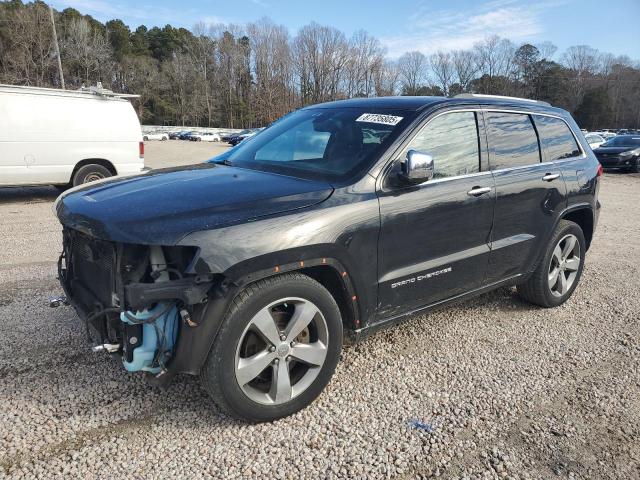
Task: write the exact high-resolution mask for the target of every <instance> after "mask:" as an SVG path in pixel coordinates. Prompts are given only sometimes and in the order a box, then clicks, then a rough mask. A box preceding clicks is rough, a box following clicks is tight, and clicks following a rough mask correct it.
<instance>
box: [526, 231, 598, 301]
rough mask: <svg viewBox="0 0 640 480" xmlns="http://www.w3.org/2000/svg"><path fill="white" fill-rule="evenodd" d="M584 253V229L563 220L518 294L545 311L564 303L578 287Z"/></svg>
mask: <svg viewBox="0 0 640 480" xmlns="http://www.w3.org/2000/svg"><path fill="white" fill-rule="evenodd" d="M585 252H586V243H585V240H584V233H583V232H582V229H581V228H580V227H579V226H578V225H577V224H576V223H574V222H570V221H569V220H560V223H558V226H557V227H556V229H555V231H554V232H553V235H552V237H551V241H550V242H549V245H548V247H547V251H546V252H545V255H544V257H543V259H542V261H541V262H540V264H539V265H538V267H537V268H536V270H535V272H534V273H533V275H532V276H531V278H529V280H528V281H527V282H526V283H523V284H521V285H518V286H517V288H518V293H519V294H520V296H521V297H522V298H524V299H525V300H527V301H529V302H531V303H534V304H536V305H540V306H541V307H545V308H549V307H557V306H558V305H561V304H563V303H564V302H566V301H567V300H568V299H569V297H570V296H571V294H572V293H573V291H574V290H575V289H576V287H577V286H578V282H579V281H580V276H581V275H582V270H583V268H584V257H585Z"/></svg>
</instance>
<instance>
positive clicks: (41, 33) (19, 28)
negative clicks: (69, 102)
mask: <svg viewBox="0 0 640 480" xmlns="http://www.w3.org/2000/svg"><path fill="white" fill-rule="evenodd" d="M0 13H3V14H4V15H3V16H4V18H3V19H2V20H0V26H2V23H6V25H5V28H8V29H9V31H10V34H8V35H6V41H5V42H3V43H4V45H2V47H3V48H2V50H0V59H1V60H2V64H3V66H4V69H5V70H6V72H7V73H6V80H5V81H7V82H10V83H23V84H27V85H36V86H47V85H49V84H50V83H52V81H53V75H54V73H53V72H54V70H53V68H54V66H55V56H54V55H53V34H52V29H51V19H50V14H49V10H48V7H47V6H46V5H45V4H42V3H36V4H34V5H33V6H32V8H9V7H8V6H7V7H5V10H4V11H0Z"/></svg>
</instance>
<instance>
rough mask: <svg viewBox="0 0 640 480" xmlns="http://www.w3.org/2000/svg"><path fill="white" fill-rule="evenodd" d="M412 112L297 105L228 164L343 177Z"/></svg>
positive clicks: (361, 166)
mask: <svg viewBox="0 0 640 480" xmlns="http://www.w3.org/2000/svg"><path fill="white" fill-rule="evenodd" d="M414 116H415V112H411V111H399V110H388V109H371V108H366V107H358V108H355V107H342V108H340V107H336V108H311V109H304V110H298V111H297V112H294V113H291V114H289V115H287V116H286V117H283V118H281V119H280V120H278V121H277V122H274V123H273V124H272V125H271V126H270V127H269V128H267V129H265V130H263V131H262V132H260V135H255V136H253V137H252V138H251V139H247V140H245V141H244V142H242V143H241V144H240V145H239V146H238V147H237V148H235V149H233V150H232V151H230V152H229V155H228V157H227V158H226V159H225V163H227V164H230V165H233V166H238V167H244V168H253V169H257V170H265V171H270V172H275V173H282V174H284V175H298V176H302V177H309V178H313V179H323V180H344V179H346V178H349V177H351V176H352V175H355V174H356V173H359V172H362V171H363V170H365V169H366V168H368V167H369V166H370V165H371V164H372V163H373V162H374V161H375V159H376V158H377V156H378V155H380V153H382V152H383V151H384V149H385V148H386V147H387V146H388V145H390V144H391V142H393V140H394V139H395V137H396V136H397V135H398V133H399V132H401V131H402V130H403V129H404V126H405V125H406V124H408V123H409V122H410V121H411V120H412V119H413V117H414Z"/></svg>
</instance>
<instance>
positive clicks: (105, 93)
mask: <svg viewBox="0 0 640 480" xmlns="http://www.w3.org/2000/svg"><path fill="white" fill-rule="evenodd" d="M0 88H2V89H10V90H13V91H17V92H20V91H24V92H33V93H42V94H48V95H67V96H68V95H71V96H78V95H83V94H84V95H87V94H88V95H100V96H102V97H107V98H109V97H111V98H139V97H140V95H134V94H131V93H115V92H112V91H111V90H109V89H107V88H102V83H101V82H98V83H97V85H96V86H95V87H85V86H84V85H83V86H82V87H80V88H78V89H77V90H62V89H60V88H48V87H33V86H31V85H7V84H3V83H0Z"/></svg>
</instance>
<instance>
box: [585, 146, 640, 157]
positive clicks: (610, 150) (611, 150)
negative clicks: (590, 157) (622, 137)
mask: <svg viewBox="0 0 640 480" xmlns="http://www.w3.org/2000/svg"><path fill="white" fill-rule="evenodd" d="M635 150H640V148H638V147H637V146H632V145H631V146H630V145H627V146H626V147H598V148H596V149H594V150H593V153H595V154H596V155H619V154H621V153H624V152H631V151H635Z"/></svg>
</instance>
